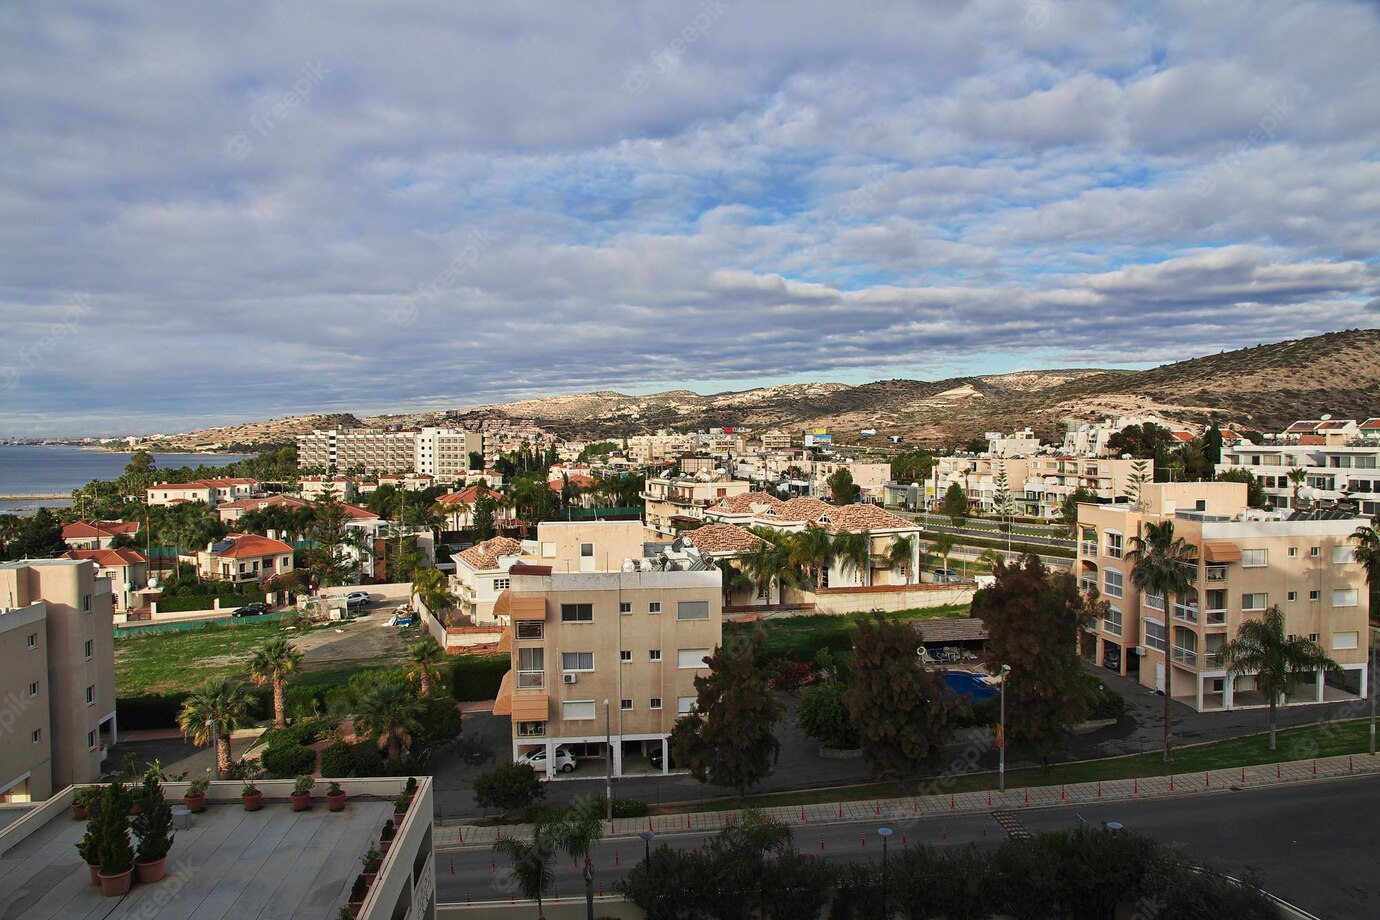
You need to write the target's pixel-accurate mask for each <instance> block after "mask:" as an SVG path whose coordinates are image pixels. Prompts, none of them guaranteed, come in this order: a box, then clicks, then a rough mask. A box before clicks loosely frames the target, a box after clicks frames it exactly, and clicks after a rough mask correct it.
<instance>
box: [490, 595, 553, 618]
mask: <svg viewBox="0 0 1380 920" xmlns="http://www.w3.org/2000/svg"><path fill="white" fill-rule="evenodd" d="M495 612H497V611H495ZM508 616H510V617H512V618H513V619H514V620H544V619H546V598H545V597H542V596H541V595H537V596H536V597H514V598H512V599H511V600H510V601H509V602H508Z"/></svg>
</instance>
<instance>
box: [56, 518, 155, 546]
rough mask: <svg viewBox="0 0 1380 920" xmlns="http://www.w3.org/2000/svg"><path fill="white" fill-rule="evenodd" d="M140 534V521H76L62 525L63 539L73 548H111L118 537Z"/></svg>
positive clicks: (131, 537)
mask: <svg viewBox="0 0 1380 920" xmlns="http://www.w3.org/2000/svg"><path fill="white" fill-rule="evenodd" d="M138 535H139V522H138V521H129V522H125V521H91V522H90V523H87V522H86V521H76V522H74V523H71V524H64V525H63V526H62V541H63V542H64V543H66V544H67V545H68V547H70V548H71V549H109V548H110V544H111V543H113V542H114V541H115V538H116V537H120V536H124V537H129V538H130V539H133V538H135V537H137V536H138Z"/></svg>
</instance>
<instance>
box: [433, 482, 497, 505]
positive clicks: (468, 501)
mask: <svg viewBox="0 0 1380 920" xmlns="http://www.w3.org/2000/svg"><path fill="white" fill-rule="evenodd" d="M489 497H490V498H492V499H494V500H495V501H498V500H501V499H502V498H503V493H502V492H496V491H494V490H493V489H490V490H489ZM436 500H437V501H438V502H440V503H441V504H443V505H473V504H474V503H475V502H477V501H479V485H478V484H477V483H476V484H475V485H472V486H469V487H468V488H465V489H461V490H460V491H459V492H448V493H446V494H445V495H442V496H441V497H440V498H438V499H436Z"/></svg>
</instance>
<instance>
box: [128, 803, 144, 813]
mask: <svg viewBox="0 0 1380 920" xmlns="http://www.w3.org/2000/svg"><path fill="white" fill-rule="evenodd" d="M143 810H144V806H142V805H140V804H139V803H138V802H135V803H134V804H133V805H131V806H129V813H130V814H131V815H137V814H139V813H140V812H142V811H143Z"/></svg>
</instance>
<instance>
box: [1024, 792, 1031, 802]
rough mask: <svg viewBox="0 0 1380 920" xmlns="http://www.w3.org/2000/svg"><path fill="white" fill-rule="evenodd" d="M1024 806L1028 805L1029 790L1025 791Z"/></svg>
mask: <svg viewBox="0 0 1380 920" xmlns="http://www.w3.org/2000/svg"><path fill="white" fill-rule="evenodd" d="M1025 804H1027V805H1029V804H1030V790H1029V789H1027V790H1026V791H1025Z"/></svg>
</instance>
